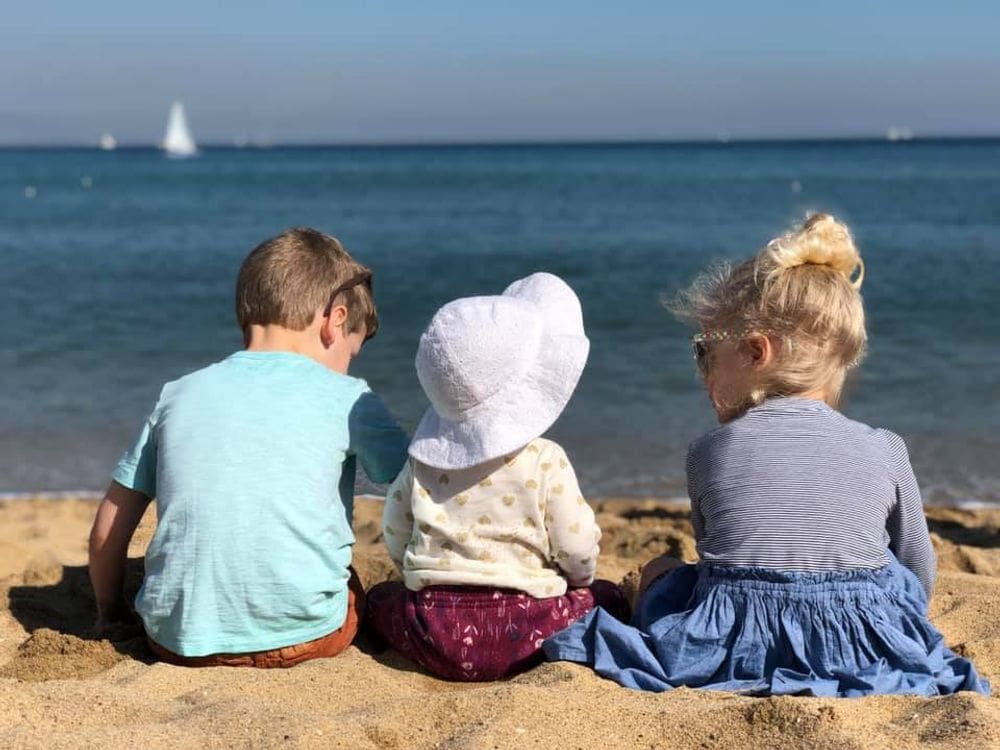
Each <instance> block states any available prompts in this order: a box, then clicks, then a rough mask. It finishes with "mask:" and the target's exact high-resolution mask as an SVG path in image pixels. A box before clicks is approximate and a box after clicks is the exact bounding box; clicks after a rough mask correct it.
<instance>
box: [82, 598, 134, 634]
mask: <svg viewBox="0 0 1000 750" xmlns="http://www.w3.org/2000/svg"><path fill="white" fill-rule="evenodd" d="M140 628H141V623H140V622H139V618H138V617H137V616H136V614H135V612H133V611H132V610H131V608H130V607H129V606H128V605H127V604H126V603H125V600H124V599H121V600H119V601H118V602H115V603H113V604H100V603H98V605H97V620H96V621H95V622H94V628H93V633H94V637H95V638H107V639H108V640H112V641H114V640H122V639H124V638H131V637H132V636H135V635H137V632H136V631H137V630H139V629H140Z"/></svg>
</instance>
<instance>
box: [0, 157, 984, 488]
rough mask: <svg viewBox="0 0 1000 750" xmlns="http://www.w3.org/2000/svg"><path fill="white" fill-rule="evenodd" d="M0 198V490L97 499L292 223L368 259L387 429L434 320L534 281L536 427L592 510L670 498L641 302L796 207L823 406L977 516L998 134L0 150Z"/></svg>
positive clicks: (224, 344)
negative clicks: (889, 442) (836, 307)
mask: <svg viewBox="0 0 1000 750" xmlns="http://www.w3.org/2000/svg"><path fill="white" fill-rule="evenodd" d="M0 196H2V198H0V261H2V263H0V289H2V294H0V321H2V326H3V327H2V333H0V373H2V387H0V493H6V494H11V493H25V492H36V491H60V490H74V491H75V490H100V489H102V488H103V487H104V486H105V485H106V483H107V481H108V475H109V472H110V471H111V469H112V467H113V466H114V463H115V461H116V459H117V457H118V456H119V455H120V453H121V452H122V451H123V450H124V448H125V447H126V446H127V445H128V443H129V442H130V441H131V440H132V439H133V438H134V436H135V435H136V433H137V431H138V429H139V426H140V424H141V422H142V420H143V418H144V417H145V415H146V414H147V413H148V411H149V410H150V409H151V407H152V406H153V404H154V402H155V400H156V397H157V394H158V393H159V389H160V387H161V385H162V384H163V383H164V382H165V381H168V380H171V379H174V378H176V377H178V376H180V375H182V374H184V373H186V372H189V371H191V370H193V369H196V368H199V367H201V366H203V365H205V364H208V363H210V362H213V361H217V360H219V359H222V358H224V357H225V356H227V355H228V354H229V353H230V352H232V351H234V350H235V349H237V348H238V347H240V345H241V338H240V332H239V330H238V329H237V327H236V325H235V322H234V315H233V287H234V282H235V277H236V272H237V269H238V267H239V264H240V262H241V260H242V259H243V257H244V256H245V255H246V253H247V252H249V250H250V249H251V248H252V247H254V246H255V245H256V244H257V243H258V242H260V241H261V240H263V239H265V238H267V237H269V236H272V235H274V234H277V233H278V232H280V231H281V230H283V229H285V228H287V227H292V226H304V225H308V226H314V227H316V228H319V229H321V230H323V231H326V232H328V233H331V234H334V235H336V236H338V237H339V238H340V239H341V240H342V241H343V242H344V243H345V245H346V246H347V248H348V249H349V250H350V251H351V252H352V253H353V254H354V255H355V256H356V257H357V258H358V259H359V260H361V261H362V262H364V263H367V264H369V265H371V266H372V267H373V268H374V270H375V289H376V295H377V301H378V305H379V309H380V314H381V319H382V328H381V330H380V332H379V335H378V336H377V337H376V338H375V339H374V340H373V341H371V342H370V343H369V344H368V345H367V346H366V348H365V350H364V352H363V354H362V356H361V357H360V358H359V359H358V360H357V361H356V363H355V365H354V367H353V368H352V374H355V375H359V376H361V377H364V378H366V379H367V380H368V381H369V383H370V384H371V386H372V387H373V388H374V389H375V390H376V391H378V392H379V393H381V394H382V396H383V397H384V398H385V400H386V401H387V403H388V404H389V406H390V408H391V409H392V410H393V411H394V413H395V414H396V415H397V416H398V417H399V419H400V421H401V422H402V423H403V425H404V426H406V427H407V428H409V429H412V428H413V426H415V424H416V422H417V420H418V419H419V416H420V414H421V413H422V411H423V410H424V409H425V408H426V400H425V398H424V396H423V394H422V392H421V390H420V387H419V384H418V383H417V380H416V376H415V373H414V368H413V357H414V353H415V350H416V345H417V340H418V337H419V334H420V332H421V330H422V329H423V327H424V326H425V325H426V323H427V321H428V320H429V318H430V316H431V315H432V314H433V312H434V310H435V309H436V308H437V307H439V306H440V305H441V304H443V303H444V302H446V301H448V300H450V299H452V298H454V297H458V296H464V295H471V294H491V293H499V292H500V291H501V290H502V289H503V288H504V287H505V286H506V285H507V284H508V283H509V282H511V281H512V280H513V279H515V278H518V277H520V276H523V275H526V274H528V273H531V272H534V271H538V270H546V271H551V272H553V273H556V274H559V275H561V276H562V277H563V278H565V279H566V281H568V282H569V284H570V285H572V286H573V287H574V289H576V291H577V293H578V294H579V295H580V298H581V300H582V303H583V308H584V317H585V322H586V326H587V331H588V335H589V336H590V339H591V345H592V349H591V356H590V361H589V363H588V366H587V369H586V371H585V373H584V377H583V379H582V381H581V383H580V386H579V388H578V390H577V393H576V395H575V396H574V398H573V400H572V401H571V402H570V404H569V406H568V408H567V409H566V411H565V413H564V414H563V416H562V418H561V419H560V420H559V422H558V423H557V424H556V426H555V427H554V428H553V430H552V432H551V433H550V434H551V436H552V437H553V438H554V439H556V440H559V441H560V442H562V443H563V444H564V446H565V447H566V449H567V451H568V452H569V454H570V456H571V457H572V459H573V461H574V465H575V467H576V469H577V472H578V474H579V475H580V479H581V484H582V486H583V488H584V490H585V492H587V494H588V495H589V496H591V497H601V496H623V495H628V496H646V495H649V496H659V497H683V496H684V494H685V483H684V457H685V450H686V446H687V444H688V443H689V442H690V441H691V440H692V439H693V438H695V437H697V436H698V435H699V434H701V433H703V432H704V431H706V430H708V429H710V428H711V427H712V425H713V420H714V417H713V413H712V411H711V409H710V406H709V404H708V401H707V398H706V397H705V395H704V393H703V391H702V389H701V387H700V385H699V383H698V380H697V378H696V376H695V371H694V366H693V361H692V358H691V354H690V347H689V344H688V335H689V333H688V332H687V331H685V329H684V328H683V327H682V326H681V325H680V324H678V323H677V322H676V321H674V320H672V318H671V316H670V315H669V314H668V313H667V312H666V311H665V310H664V308H663V306H662V299H663V298H664V296H670V295H671V294H673V293H675V292H676V291H677V290H678V289H679V288H681V287H682V286H683V285H684V284H685V283H686V282H688V281H690V279H691V278H692V277H693V276H694V275H695V274H696V273H697V271H698V270H699V269H701V268H703V267H705V266H706V265H707V264H708V263H709V262H711V261H713V260H716V259H723V258H730V259H738V258H743V257H747V256H749V255H750V254H752V253H754V252H755V251H756V250H757V249H758V248H759V247H760V246H762V245H763V244H764V243H765V242H766V241H767V240H768V239H770V238H771V237H772V236H774V235H775V234H777V233H778V232H780V231H781V230H782V229H783V228H785V227H786V226H788V225H789V224H790V223H792V222H794V221H795V220H797V219H800V218H802V217H803V216H804V215H805V213H806V212H807V211H808V210H812V209H822V210H825V211H829V212H832V213H834V214H835V215H837V216H839V217H841V218H843V219H844V220H846V221H847V222H848V223H849V224H850V226H851V227H852V229H853V231H854V233H855V236H856V238H857V241H858V243H859V245H860V248H861V251H862V255H863V257H864V259H865V262H866V267H867V275H866V278H865V284H864V289H863V292H864V295H865V301H866V306H867V311H868V316H869V330H870V335H871V351H870V356H869V358H868V360H867V361H866V362H865V364H864V365H863V366H862V368H861V369H860V371H859V372H858V374H857V376H856V377H855V378H854V380H853V381H852V383H851V385H850V387H849V392H848V395H847V399H846V401H845V403H844V406H843V410H844V411H845V412H846V413H847V414H848V415H849V416H851V417H853V418H856V419H860V420H863V421H866V422H868V423H870V424H873V425H878V426H884V427H888V428H890V429H892V430H895V431H896V432H899V433H900V434H901V435H903V436H904V438H905V439H906V441H907V443H908V445H909V448H910V453H911V457H912V459H913V463H914V466H915V468H916V472H917V476H918V478H919V480H920V482H921V485H922V488H923V491H924V495H925V499H926V501H927V502H929V503H938V504H975V503H986V504H997V503H1000V460H998V458H1000V437H998V434H997V433H998V428H1000V408H998V399H1000V322H998V321H1000V271H998V264H1000V141H998V140H976V141H911V142H905V143H902V142H897V143H888V142H875V141H872V142H790V143H782V142H767V143H729V144H716V143H712V144H635V145H539V146H528V145H524V146H440V147H329V148H285V149H283V148H272V149H266V150H257V149H222V148H220V149H211V148H209V149H206V150H204V151H203V152H202V153H201V155H200V156H198V157H197V158H194V159H189V160H170V159H166V158H164V157H163V156H162V155H161V154H160V153H159V152H157V151H154V150H152V149H149V150H118V151H114V152H101V151H97V150H84V149H76V150H74V149H36V150H0ZM780 460H781V457H780V456H775V461H780Z"/></svg>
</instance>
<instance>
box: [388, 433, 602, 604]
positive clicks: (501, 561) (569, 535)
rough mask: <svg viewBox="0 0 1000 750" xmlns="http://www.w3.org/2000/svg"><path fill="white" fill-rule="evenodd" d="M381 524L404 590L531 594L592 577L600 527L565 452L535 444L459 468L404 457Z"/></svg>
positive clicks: (556, 591) (547, 443) (561, 589)
mask: <svg viewBox="0 0 1000 750" xmlns="http://www.w3.org/2000/svg"><path fill="white" fill-rule="evenodd" d="M382 528H383V532H384V537H385V544H386V547H388V549H389V556H390V557H391V558H392V560H393V562H394V563H395V564H396V567H397V568H399V569H400V571H402V573H403V580H404V582H405V584H406V587H407V588H408V589H410V590H411V591H419V590H420V589H422V588H424V587H425V586H440V585H449V586H492V587H499V588H510V589H517V590H520V591H524V592H525V593H527V594H530V595H531V596H534V597H536V598H540V599H543V598H546V597H550V596H559V595H561V594H564V593H566V588H567V582H568V584H569V585H570V586H574V587H575V586H587V585H589V584H590V583H591V582H592V581H593V580H594V571H595V569H596V567H597V555H598V552H599V549H598V545H597V543H598V540H600V538H601V530H600V528H598V526H597V523H596V522H595V520H594V511H593V510H592V509H591V507H590V506H589V505H588V504H587V502H586V500H584V498H583V496H582V495H581V494H580V488H579V486H578V484H577V480H576V474H575V473H574V471H573V467H572V466H571V465H570V463H569V459H568V458H566V453H565V452H564V451H563V449H562V448H561V447H560V446H559V445H558V444H556V443H554V442H552V441H551V440H545V439H543V438H538V439H536V440H532V441H531V443H529V444H528V445H527V446H525V447H524V448H522V449H521V450H520V451H519V452H518V453H516V454H514V455H511V456H506V457H503V458H498V459H496V460H494V461H489V462H487V463H484V464H479V465H477V466H473V467H471V468H468V469H461V470H459V471H443V470H441V469H435V468H433V467H430V466H426V465H424V464H422V463H420V462H418V461H416V460H414V459H412V458H411V459H410V461H409V462H408V463H407V465H406V467H405V468H404V469H403V471H402V472H401V473H400V475H399V476H398V477H397V478H396V481H395V482H393V484H392V486H391V487H390V488H389V492H388V494H387V496H386V502H385V511H384V513H383V516H382Z"/></svg>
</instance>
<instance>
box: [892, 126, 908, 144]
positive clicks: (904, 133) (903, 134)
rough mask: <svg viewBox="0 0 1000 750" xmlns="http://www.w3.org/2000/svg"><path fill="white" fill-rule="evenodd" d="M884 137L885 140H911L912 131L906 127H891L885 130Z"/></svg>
mask: <svg viewBox="0 0 1000 750" xmlns="http://www.w3.org/2000/svg"><path fill="white" fill-rule="evenodd" d="M885 138H886V140H887V141H893V142H895V141H911V140H913V131H912V130H910V129H909V128H907V127H891V128H889V129H888V130H886V131H885Z"/></svg>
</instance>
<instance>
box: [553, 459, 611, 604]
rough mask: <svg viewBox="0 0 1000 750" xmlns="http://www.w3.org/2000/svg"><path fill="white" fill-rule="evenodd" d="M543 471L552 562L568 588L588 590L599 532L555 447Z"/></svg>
mask: <svg viewBox="0 0 1000 750" xmlns="http://www.w3.org/2000/svg"><path fill="white" fill-rule="evenodd" d="M546 458H547V461H548V462H549V463H551V466H550V467H549V468H548V470H547V471H545V481H544V484H543V485H542V489H543V490H544V491H545V526H546V530H547V532H548V537H549V549H550V550H551V554H552V558H553V560H554V562H555V563H556V565H558V566H559V569H560V570H562V572H563V574H564V575H565V576H566V580H567V581H568V582H569V584H570V585H571V586H589V585H590V584H591V583H592V582H593V580H594V573H595V572H596V571H597V557H598V555H599V554H600V547H599V546H598V542H599V541H600V539H601V529H600V527H599V526H598V525H597V521H596V519H595V518H594V510H593V508H591V507H590V505H589V504H588V503H587V501H586V500H585V499H584V497H583V495H582V494H581V493H580V485H579V483H578V482H577V479H576V472H574V471H573V466H572V465H571V464H570V462H569V459H568V458H567V457H566V453H565V452H564V451H563V449H562V448H560V447H558V446H556V448H555V450H554V451H553V453H552V456H551V457H546Z"/></svg>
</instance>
